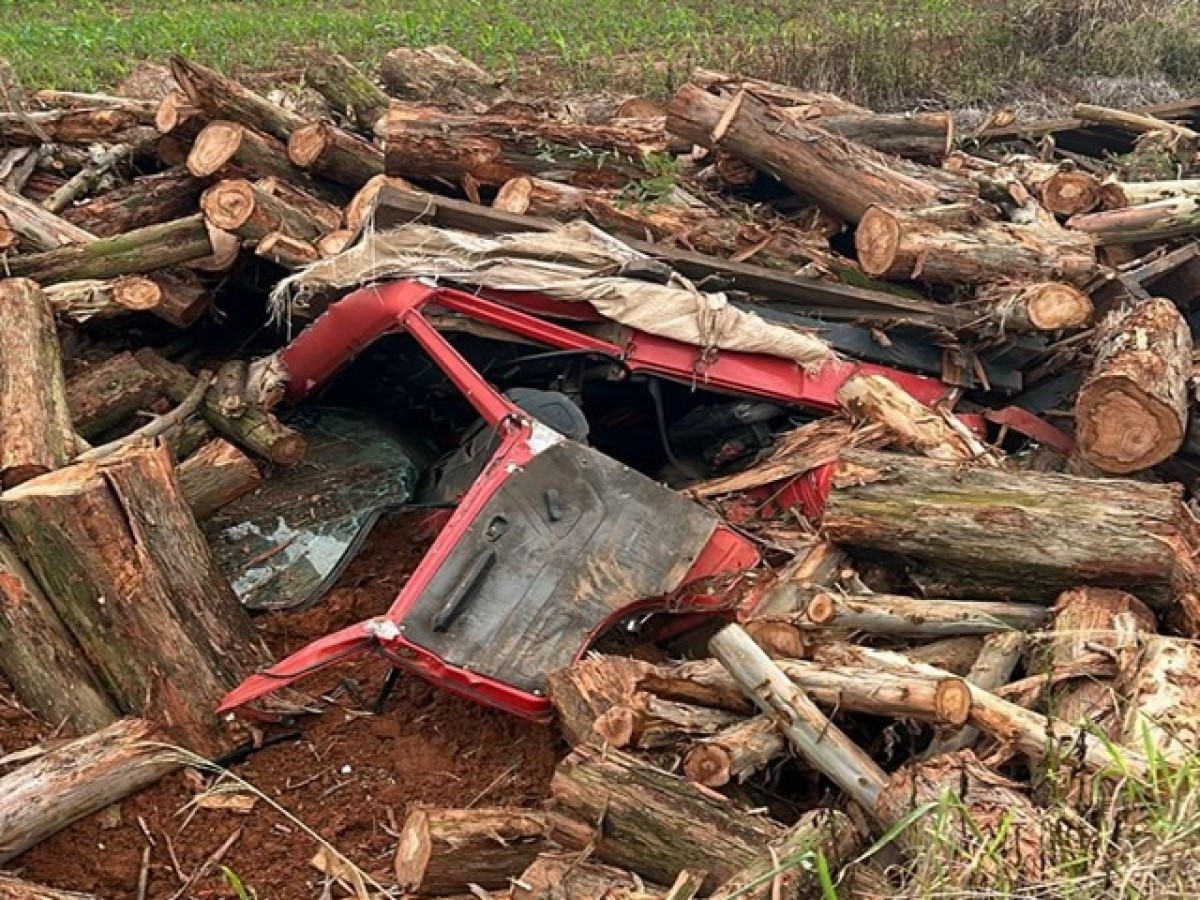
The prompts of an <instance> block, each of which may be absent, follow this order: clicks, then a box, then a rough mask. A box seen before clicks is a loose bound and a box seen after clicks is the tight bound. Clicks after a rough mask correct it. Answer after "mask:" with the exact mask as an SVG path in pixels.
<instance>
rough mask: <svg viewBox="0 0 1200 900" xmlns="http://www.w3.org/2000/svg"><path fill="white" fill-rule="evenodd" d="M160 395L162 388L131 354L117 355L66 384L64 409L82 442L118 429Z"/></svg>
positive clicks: (81, 373)
mask: <svg viewBox="0 0 1200 900" xmlns="http://www.w3.org/2000/svg"><path fill="white" fill-rule="evenodd" d="M162 395H163V386H162V382H160V381H159V380H158V379H157V378H155V377H154V375H152V374H151V373H149V372H147V371H146V370H145V369H143V368H142V367H141V366H140V365H138V361H137V360H136V359H134V358H133V354H132V353H128V352H126V353H118V354H116V355H115V356H110V357H109V358H108V359H106V360H105V361H104V362H102V363H98V364H97V365H94V366H91V367H89V368H87V369H85V370H84V371H82V372H80V373H79V374H77V375H75V376H73V377H72V378H71V379H70V380H69V381H68V382H67V405H68V406H69V407H70V409H71V420H72V421H73V422H74V423H75V430H76V431H78V432H79V433H80V434H82V435H83V436H84V437H85V438H94V437H96V435H98V434H100V433H102V432H105V431H108V430H109V429H110V428H113V427H114V426H116V425H120V424H121V423H122V422H123V421H125V419H126V418H128V417H129V416H131V415H133V414H134V413H136V412H137V411H138V410H141V409H146V408H147V407H149V406H150V404H152V403H153V402H154V401H155V400H157V399H158V398H160V397H161V396H162Z"/></svg>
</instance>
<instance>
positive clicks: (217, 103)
mask: <svg viewBox="0 0 1200 900" xmlns="http://www.w3.org/2000/svg"><path fill="white" fill-rule="evenodd" d="M171 74H173V75H174V76H175V80H176V81H177V82H179V86H180V87H181V88H183V92H184V94H186V95H187V98H188V100H189V101H190V102H191V104H192V105H193V106H196V107H198V108H199V109H201V110H203V111H204V112H205V113H206V114H207V115H209V116H210V117H211V118H214V119H229V120H231V121H234V122H237V123H239V124H241V125H247V126H249V127H250V128H255V129H257V130H259V131H263V132H266V133H267V134H269V135H272V136H273V137H276V138H278V139H279V140H281V141H284V142H286V141H287V139H288V138H289V137H291V136H292V132H293V131H295V130H296V129H297V128H300V127H302V126H304V125H305V124H307V122H308V120H307V119H305V118H304V117H303V116H302V115H300V114H299V113H295V112H292V111H291V110H288V109H284V108H283V107H282V106H279V105H278V104H275V103H272V102H271V101H270V100H268V99H266V98H265V97H262V96H260V95H259V94H256V93H254V92H253V91H251V90H249V89H247V88H245V87H243V86H242V85H240V84H238V83H237V82H236V81H234V80H233V79H231V78H226V77H225V76H224V75H221V74H220V73H218V72H214V71H213V70H212V69H209V68H206V67H204V66H202V65H200V64H199V63H194V62H191V61H190V60H187V59H184V58H183V57H182V56H173V57H172V58H171Z"/></svg>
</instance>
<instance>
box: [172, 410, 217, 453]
mask: <svg viewBox="0 0 1200 900" xmlns="http://www.w3.org/2000/svg"><path fill="white" fill-rule="evenodd" d="M215 437H216V432H214V431H213V430H212V427H211V426H210V425H209V424H208V423H207V422H205V421H204V420H203V419H199V418H194V419H185V420H184V421H183V422H180V423H179V424H178V425H177V426H175V427H174V428H172V429H170V430H169V431H166V432H164V433H163V434H162V436H161V438H160V440H161V441H162V442H163V443H164V444H166V446H167V449H168V450H170V451H171V456H172V457H173V458H174V459H175V461H176V462H177V463H179V462H182V461H183V460H186V459H187V458H188V457H189V456H191V455H192V454H193V453H195V452H196V451H197V450H199V449H200V448H201V447H203V446H204V445H205V444H207V443H208V442H209V441H211V440H212V439H213V438H215Z"/></svg>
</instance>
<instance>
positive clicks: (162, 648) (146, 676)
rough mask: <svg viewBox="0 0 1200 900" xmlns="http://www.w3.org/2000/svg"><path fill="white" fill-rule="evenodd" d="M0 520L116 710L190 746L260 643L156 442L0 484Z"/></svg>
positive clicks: (223, 746) (212, 733) (205, 744)
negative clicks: (1, 489)
mask: <svg viewBox="0 0 1200 900" xmlns="http://www.w3.org/2000/svg"><path fill="white" fill-rule="evenodd" d="M0 519H3V522H4V525H5V527H6V528H7V529H8V531H9V533H10V534H11V535H12V538H13V541H14V543H16V544H17V546H18V548H19V550H20V552H21V554H22V556H23V557H24V558H25V559H26V560H27V562H28V563H29V567H30V568H31V569H32V570H33V572H34V573H35V574H36V575H37V577H38V580H39V581H40V582H41V583H42V585H43V586H44V588H45V589H46V592H47V595H48V596H49V597H50V600H51V602H52V603H53V604H54V606H55V609H56V610H57V611H58V613H59V615H60V616H61V618H62V619H63V621H64V623H65V624H66V625H67V627H68V628H69V629H70V631H71V633H72V634H73V635H74V636H75V638H76V640H78V642H79V643H80V645H81V646H82V647H83V648H84V651H85V653H86V655H87V658H88V659H90V660H91V661H92V662H93V664H94V665H95V666H96V668H97V670H98V671H99V672H100V673H101V675H102V677H103V679H104V682H105V684H106V685H107V686H108V689H109V691H110V693H111V694H112V696H113V698H114V699H115V700H116V702H117V704H118V706H119V707H120V709H121V711H122V712H125V713H130V714H139V715H143V716H145V717H147V718H149V719H151V720H153V721H156V722H158V723H160V724H162V725H163V726H164V727H165V728H166V730H167V733H168V734H170V735H171V736H172V737H173V738H174V739H176V740H179V741H181V742H182V743H183V744H184V745H185V746H187V747H189V748H190V749H193V750H196V751H198V752H200V753H204V754H211V753H220V752H222V751H224V750H228V749H229V745H228V737H227V736H226V735H224V734H223V732H222V729H221V727H220V723H219V721H218V719H217V717H216V716H215V715H214V713H213V709H214V708H215V706H216V703H217V701H218V700H220V698H221V697H222V696H224V694H225V693H227V692H228V691H229V690H231V689H232V688H234V687H235V686H237V684H238V683H239V682H240V681H241V680H242V679H243V678H244V677H245V676H246V675H247V674H248V673H249V672H251V671H253V670H254V669H255V668H256V667H257V666H259V665H261V664H262V663H263V662H264V661H265V659H266V657H267V651H266V648H265V646H264V645H263V644H262V642H261V639H260V638H259V637H258V635H257V634H256V632H255V630H254V626H253V625H251V623H250V619H249V617H248V616H247V614H246V612H245V611H244V610H243V609H242V608H241V606H240V605H239V604H238V601H237V598H236V597H235V596H234V594H233V591H232V589H231V588H230V587H229V584H228V582H227V581H226V580H225V578H224V576H222V575H221V573H220V572H219V571H218V570H217V568H216V564H215V563H214V562H213V558H212V554H211V551H210V550H209V548H208V545H207V544H206V543H205V542H204V538H203V536H202V535H201V534H200V531H199V529H198V528H197V526H196V523H195V520H194V519H193V517H192V514H191V511H190V510H189V509H188V507H187V504H186V503H185V502H184V500H183V497H182V496H181V494H180V490H179V482H178V479H177V477H176V474H175V471H174V466H173V464H172V462H171V457H170V453H169V452H168V451H167V449H166V448H165V447H157V448H153V449H132V450H129V451H127V452H124V453H119V454H116V455H114V456H110V457H107V458H105V459H102V460H100V461H99V462H95V463H79V464H76V465H74V466H71V467H70V468H69V469H63V470H60V471H58V472H54V473H51V474H49V475H44V476H42V477H40V478H37V479H34V480H32V481H28V482H26V483H25V484H23V485H20V486H19V487H17V488H13V489H10V490H8V491H6V492H5V493H4V494H0Z"/></svg>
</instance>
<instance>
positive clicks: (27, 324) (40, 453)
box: [0, 278, 75, 487]
mask: <svg viewBox="0 0 1200 900" xmlns="http://www.w3.org/2000/svg"><path fill="white" fill-rule="evenodd" d="M0 321H3V323H4V325H3V327H2V328H0V423H3V430H2V431H0V483H2V484H3V485H4V486H5V487H11V486H13V485H16V484H20V483H21V482H23V481H27V480H29V479H30V478H34V477H36V476H38V475H41V474H43V473H45V472H50V471H52V470H54V469H57V468H59V467H60V466H63V465H66V463H67V462H68V460H70V458H71V456H72V455H74V452H75V432H74V429H73V428H72V425H71V411H70V407H69V404H68V402H67V389H66V379H65V378H64V377H63V371H62V361H61V358H60V355H59V346H58V335H57V333H56V331H55V327H54V312H53V310H52V309H51V306H50V301H49V300H48V299H47V298H46V295H45V294H43V293H42V291H41V289H40V288H39V287H38V286H37V285H36V284H34V283H33V282H32V281H28V280H25V279H21V278H9V279H4V280H2V281H0Z"/></svg>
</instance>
